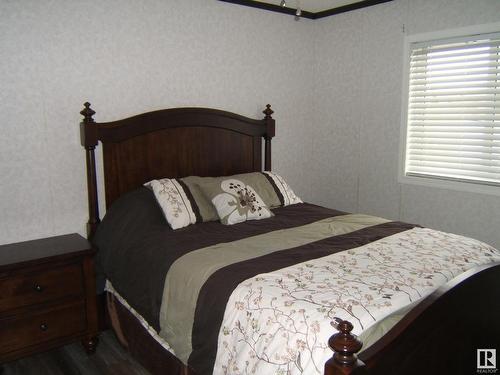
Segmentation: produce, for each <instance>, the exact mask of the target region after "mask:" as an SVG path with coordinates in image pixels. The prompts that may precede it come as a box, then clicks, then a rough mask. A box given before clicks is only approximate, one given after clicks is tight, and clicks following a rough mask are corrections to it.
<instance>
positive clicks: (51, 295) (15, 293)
mask: <svg viewBox="0 0 500 375" xmlns="http://www.w3.org/2000/svg"><path fill="white" fill-rule="evenodd" d="M82 294H83V277H82V269H81V265H80V264H74V265H69V266H65V267H58V268H54V269H48V270H43V271H38V272H34V273H29V274H20V275H16V276H12V277H10V278H7V279H3V280H0V312H2V311H7V310H11V309H15V308H18V307H23V306H28V305H33V304H36V303H41V302H47V301H52V300H56V299H59V298H63V297H67V296H80V295H82Z"/></svg>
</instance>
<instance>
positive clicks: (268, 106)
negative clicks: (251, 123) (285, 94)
mask: <svg viewBox="0 0 500 375" xmlns="http://www.w3.org/2000/svg"><path fill="white" fill-rule="evenodd" d="M262 113H264V114H265V115H266V118H272V117H271V115H272V114H273V113H274V111H273V110H272V109H271V104H267V105H266V109H264V110H263V111H262Z"/></svg>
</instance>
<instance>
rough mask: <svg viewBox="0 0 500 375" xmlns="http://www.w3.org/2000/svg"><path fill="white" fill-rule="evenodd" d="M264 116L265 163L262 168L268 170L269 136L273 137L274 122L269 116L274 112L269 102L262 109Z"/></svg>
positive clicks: (269, 155)
mask: <svg viewBox="0 0 500 375" xmlns="http://www.w3.org/2000/svg"><path fill="white" fill-rule="evenodd" d="M262 112H263V113H264V114H265V115H266V117H264V121H265V122H266V135H265V136H264V139H265V141H266V148H265V160H264V162H265V165H264V170H266V171H270V170H271V138H272V137H274V134H275V130H274V127H275V122H274V119H273V118H272V117H271V115H272V114H273V113H274V111H273V110H272V109H271V104H268V105H266V109H264V111H262Z"/></svg>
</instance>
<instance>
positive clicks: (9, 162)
mask: <svg viewBox="0 0 500 375" xmlns="http://www.w3.org/2000/svg"><path fill="white" fill-rule="evenodd" d="M0 35H1V37H0V71H1V72H2V75H1V78H0V86H1V88H2V89H1V90H0V103H1V104H0V108H1V110H0V113H1V114H2V121H1V126H2V129H1V136H0V137H1V138H0V176H1V178H0V211H1V212H2V218H1V219H0V220H1V221H0V243H9V242H14V241H21V240H28V239H33V238H39V237H43V236H48V235H55V234H63V233H68V232H80V233H84V225H85V223H86V221H87V197H86V180H85V159H84V151H83V148H82V147H81V146H80V141H79V128H78V123H79V121H80V118H81V116H80V115H79V111H80V110H81V109H82V103H83V102H84V101H87V100H88V101H90V102H91V103H92V106H93V108H94V109H95V110H96V111H97V115H96V116H95V118H96V120H97V121H109V120H113V119H118V118H122V117H126V116H129V115H133V114H136V113H142V112H146V111H149V110H155V109H161V108H168V107H176V106H207V107H214V108H220V109H224V110H228V111H233V112H236V113H241V114H244V115H247V116H251V117H255V118H261V117H262V116H263V115H262V113H261V111H262V110H263V109H264V106H265V104H266V103H271V104H272V105H273V108H274V110H275V111H276V115H275V117H276V118H277V138H276V140H275V142H274V145H273V147H274V158H273V162H274V167H275V170H277V171H279V172H281V173H282V174H283V175H285V176H286V177H288V179H289V180H290V181H291V183H292V184H293V186H295V187H296V190H297V191H298V192H299V193H300V194H302V195H304V196H305V197H306V198H309V197H310V185H309V183H308V180H309V179H308V178H307V176H306V175H304V171H308V170H309V169H310V168H308V164H307V163H308V162H309V160H310V158H309V156H310V154H311V146H312V142H311V141H305V140H306V139H307V138H308V136H309V133H308V132H309V129H310V119H311V117H312V110H313V104H312V98H311V95H310V94H311V92H312V84H313V82H312V79H311V77H312V68H313V56H312V54H310V53H308V52H307V50H308V49H309V47H310V46H311V45H312V44H313V40H312V38H313V36H314V34H313V31H312V21H308V20H300V21H299V22H296V21H294V19H293V17H289V16H284V15H281V14H274V13H271V12H265V11H261V10H257V9H251V8H247V7H242V6H236V5H232V4H227V3H222V2H218V1H206V0H169V1H165V0H145V1H132V0H129V1H125V0H107V1H99V0H95V1H76V0H75V1H68V0H57V1H56V0H53V1H49V0H44V1H38V0H32V1H28V0H23V1H15V0H8V1H2V2H0ZM290 150H293V151H290ZM297 167H298V168H297ZM304 177H306V178H304ZM101 181H102V179H101Z"/></svg>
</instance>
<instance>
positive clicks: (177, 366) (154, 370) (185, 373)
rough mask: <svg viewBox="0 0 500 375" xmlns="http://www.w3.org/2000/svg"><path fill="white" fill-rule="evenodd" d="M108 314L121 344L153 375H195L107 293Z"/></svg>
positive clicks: (118, 301) (116, 299)
mask: <svg viewBox="0 0 500 375" xmlns="http://www.w3.org/2000/svg"><path fill="white" fill-rule="evenodd" d="M106 310H107V311H106V313H107V318H108V319H109V323H110V325H111V327H112V329H113V331H114V332H115V334H116V337H117V339H118V341H119V342H120V344H121V345H122V346H123V347H124V348H125V349H127V351H128V352H129V353H130V354H131V355H132V357H134V358H135V359H136V360H137V361H138V362H139V363H140V364H141V365H142V366H143V367H144V368H145V369H146V370H148V371H149V372H151V374H152V375H165V374H169V375H196V374H195V373H194V372H193V371H192V370H191V369H189V367H187V366H185V365H184V364H183V363H182V362H181V361H180V360H179V359H177V358H176V357H175V356H174V355H173V354H172V353H170V352H169V351H168V350H167V349H166V348H165V347H164V346H163V345H162V344H161V343H160V342H159V341H157V340H156V339H155V338H154V337H153V336H152V335H151V334H150V333H149V332H148V331H147V329H145V327H144V326H143V325H142V324H141V322H140V320H139V319H138V318H137V317H136V316H135V315H134V314H133V313H132V312H131V311H130V310H129V309H128V308H127V307H125V306H124V305H123V304H122V303H121V302H120V300H119V299H118V298H117V297H115V296H114V295H113V294H111V293H109V292H106Z"/></svg>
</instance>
